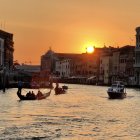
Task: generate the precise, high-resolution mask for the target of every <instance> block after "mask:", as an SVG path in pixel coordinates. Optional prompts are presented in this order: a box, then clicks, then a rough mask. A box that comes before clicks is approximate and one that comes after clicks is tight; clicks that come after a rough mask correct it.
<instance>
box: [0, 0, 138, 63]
mask: <svg viewBox="0 0 140 140" xmlns="http://www.w3.org/2000/svg"><path fill="white" fill-rule="evenodd" d="M139 7H140V0H0V23H1V24H0V28H2V29H3V30H6V31H8V32H11V33H13V34H14V42H15V44H14V47H15V52H14V59H15V60H18V61H19V62H20V63H24V62H25V61H26V62H29V61H31V62H32V64H39V63H40V56H41V55H42V54H44V53H45V52H46V51H47V50H48V49H49V47H50V46H51V48H52V50H54V51H55V52H67V53H68V52H70V53H82V52H85V51H86V50H85V47H86V46H87V44H93V45H95V46H96V47H103V46H104V44H105V45H106V46H109V45H111V46H115V47H117V46H123V45H127V44H130V45H135V28H136V27H137V26H140V8H139Z"/></svg>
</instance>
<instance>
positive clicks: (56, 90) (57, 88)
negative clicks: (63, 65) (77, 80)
mask: <svg viewBox="0 0 140 140" xmlns="http://www.w3.org/2000/svg"><path fill="white" fill-rule="evenodd" d="M64 91H65V90H64V89H63V88H60V87H59V83H56V87H55V92H56V93H62V92H64Z"/></svg>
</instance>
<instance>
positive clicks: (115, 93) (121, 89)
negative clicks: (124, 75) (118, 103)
mask: <svg viewBox="0 0 140 140" xmlns="http://www.w3.org/2000/svg"><path fill="white" fill-rule="evenodd" d="M107 93H108V96H109V98H110V99H122V98H125V97H126V95H127V93H126V88H125V85H124V84H123V82H122V81H116V82H114V83H113V84H112V85H111V87H109V88H108V90H107Z"/></svg>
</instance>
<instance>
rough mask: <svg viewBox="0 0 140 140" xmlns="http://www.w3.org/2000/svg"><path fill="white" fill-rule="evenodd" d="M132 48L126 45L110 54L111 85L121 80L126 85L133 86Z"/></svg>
mask: <svg viewBox="0 0 140 140" xmlns="http://www.w3.org/2000/svg"><path fill="white" fill-rule="evenodd" d="M134 48H135V46H130V45H127V46H123V47H121V48H117V49H116V50H115V51H113V52H112V75H111V82H112V83H113V82H114V81H117V80H121V81H124V82H125V83H126V84H127V85H134V67H133V65H134Z"/></svg>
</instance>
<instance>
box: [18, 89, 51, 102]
mask: <svg viewBox="0 0 140 140" xmlns="http://www.w3.org/2000/svg"><path fill="white" fill-rule="evenodd" d="M50 94H51V90H50V91H49V92H48V93H44V94H43V95H42V96H40V97H37V96H31V97H26V96H25V95H22V94H21V90H18V91H17V96H18V97H19V99H20V100H42V99H45V98H47V97H48V96H50Z"/></svg>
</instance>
